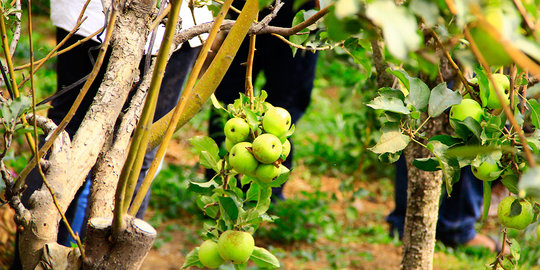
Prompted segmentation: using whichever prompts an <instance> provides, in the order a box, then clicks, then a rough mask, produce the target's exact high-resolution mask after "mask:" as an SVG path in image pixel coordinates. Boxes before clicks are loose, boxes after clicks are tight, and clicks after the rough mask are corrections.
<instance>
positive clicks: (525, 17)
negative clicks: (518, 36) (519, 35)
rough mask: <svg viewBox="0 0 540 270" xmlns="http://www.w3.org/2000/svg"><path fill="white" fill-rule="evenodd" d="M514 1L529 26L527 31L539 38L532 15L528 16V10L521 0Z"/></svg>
mask: <svg viewBox="0 0 540 270" xmlns="http://www.w3.org/2000/svg"><path fill="white" fill-rule="evenodd" d="M512 2H514V6H515V7H516V9H517V10H518V11H519V14H520V15H521V17H522V18H523V21H524V22H525V24H526V25H527V27H528V28H529V29H528V31H527V32H529V33H530V34H532V35H533V37H534V38H535V39H537V36H536V31H535V26H534V23H533V22H532V21H531V20H530V17H529V16H528V14H527V11H526V10H525V7H524V6H523V3H521V0H513V1H512Z"/></svg>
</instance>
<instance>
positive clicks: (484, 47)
mask: <svg viewBox="0 0 540 270" xmlns="http://www.w3.org/2000/svg"><path fill="white" fill-rule="evenodd" d="M503 16H504V15H503V13H502V9H501V7H497V6H491V7H487V8H486V9H485V13H484V17H485V18H486V21H487V22H488V23H490V24H491V25H492V26H493V28H495V29H496V30H497V31H498V32H499V33H501V35H502V32H503V24H502V22H503V21H504V20H503ZM471 35H472V38H473V40H474V42H475V43H476V46H477V47H478V50H479V51H480V53H481V54H482V55H483V56H484V59H485V60H486V61H487V62H488V64H489V65H492V66H503V65H507V64H510V63H511V62H512V58H510V56H509V55H508V53H507V52H506V50H505V49H504V46H503V45H502V44H501V43H499V42H498V41H497V39H496V38H495V37H493V36H492V35H491V34H490V33H489V32H488V31H487V29H486V28H485V27H484V26H483V25H480V24H478V23H477V24H476V25H474V24H473V25H471Z"/></svg>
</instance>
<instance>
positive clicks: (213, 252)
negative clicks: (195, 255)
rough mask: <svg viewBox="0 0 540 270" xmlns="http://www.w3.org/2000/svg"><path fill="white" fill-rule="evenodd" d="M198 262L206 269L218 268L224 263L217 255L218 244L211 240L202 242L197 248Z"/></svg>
mask: <svg viewBox="0 0 540 270" xmlns="http://www.w3.org/2000/svg"><path fill="white" fill-rule="evenodd" d="M199 261H201V263H202V264H203V265H204V266H205V267H208V268H218V267H219V266H220V265H222V264H223V263H224V262H225V260H223V258H221V256H220V255H219V251H218V244H217V243H216V242H214V241H212V240H206V241H204V242H203V243H202V244H201V246H200V247H199Z"/></svg>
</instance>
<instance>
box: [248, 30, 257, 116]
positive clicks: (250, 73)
mask: <svg viewBox="0 0 540 270" xmlns="http://www.w3.org/2000/svg"><path fill="white" fill-rule="evenodd" d="M256 38H257V35H250V36H249V51H248V58H247V66H246V83H245V87H246V95H247V96H248V97H249V106H250V108H251V110H253V107H254V104H253V103H254V99H255V98H254V94H253V58H254V57H255V41H256Z"/></svg>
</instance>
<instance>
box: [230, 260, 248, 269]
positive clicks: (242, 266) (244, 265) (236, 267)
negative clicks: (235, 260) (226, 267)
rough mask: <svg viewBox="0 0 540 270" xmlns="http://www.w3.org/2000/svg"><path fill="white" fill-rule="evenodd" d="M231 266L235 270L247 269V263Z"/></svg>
mask: <svg viewBox="0 0 540 270" xmlns="http://www.w3.org/2000/svg"><path fill="white" fill-rule="evenodd" d="M233 265H234V269H235V270H245V269H246V268H247V262H245V263H240V264H233Z"/></svg>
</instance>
